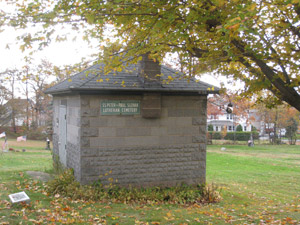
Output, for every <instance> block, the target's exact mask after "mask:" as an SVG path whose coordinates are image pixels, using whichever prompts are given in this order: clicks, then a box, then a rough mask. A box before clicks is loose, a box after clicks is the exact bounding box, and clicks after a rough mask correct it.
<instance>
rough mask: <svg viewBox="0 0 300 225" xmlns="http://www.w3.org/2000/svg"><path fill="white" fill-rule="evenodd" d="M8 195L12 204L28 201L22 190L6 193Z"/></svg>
mask: <svg viewBox="0 0 300 225" xmlns="http://www.w3.org/2000/svg"><path fill="white" fill-rule="evenodd" d="M8 197H9V199H10V201H11V203H12V204H15V203H21V202H25V203H29V202H30V198H29V197H28V195H27V194H26V193H25V192H24V191H22V192H18V193H14V194H10V195H8Z"/></svg>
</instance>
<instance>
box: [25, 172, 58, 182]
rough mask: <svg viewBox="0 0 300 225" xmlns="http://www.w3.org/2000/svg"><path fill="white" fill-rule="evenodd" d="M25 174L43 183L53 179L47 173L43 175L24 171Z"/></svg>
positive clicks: (42, 173)
mask: <svg viewBox="0 0 300 225" xmlns="http://www.w3.org/2000/svg"><path fill="white" fill-rule="evenodd" d="M26 173H27V174H28V175H29V176H31V177H32V178H33V179H35V180H40V181H43V182H48V181H49V180H51V179H53V176H52V175H50V174H49V173H44V172H40V171H26Z"/></svg>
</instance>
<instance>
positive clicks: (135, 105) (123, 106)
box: [100, 100, 140, 115]
mask: <svg viewBox="0 0 300 225" xmlns="http://www.w3.org/2000/svg"><path fill="white" fill-rule="evenodd" d="M100 112H101V115H136V114H140V101H138V100H105V101H101V103H100Z"/></svg>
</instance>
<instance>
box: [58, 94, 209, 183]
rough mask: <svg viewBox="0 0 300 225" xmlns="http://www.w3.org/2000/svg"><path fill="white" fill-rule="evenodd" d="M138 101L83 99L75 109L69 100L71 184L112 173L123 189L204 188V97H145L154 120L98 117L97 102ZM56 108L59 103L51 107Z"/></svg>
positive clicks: (140, 115)
mask: <svg viewBox="0 0 300 225" xmlns="http://www.w3.org/2000/svg"><path fill="white" fill-rule="evenodd" d="M142 98H143V96H141V95H132V96H131V95H128V96H117V95H116V96H107V95H106V96H104V95H95V96H92V95H84V96H81V97H80V101H79V103H78V104H79V107H78V104H77V105H76V102H75V99H76V98H74V99H72V101H73V103H72V105H73V106H72V108H70V109H69V108H68V110H70V111H68V129H69V131H70V133H69V135H68V138H70V139H72V140H73V141H68V145H67V151H68V161H67V164H68V166H69V167H71V168H73V169H74V172H75V176H76V179H78V180H79V181H80V182H81V183H83V184H86V183H90V182H92V181H96V180H98V179H100V177H99V176H100V175H104V174H105V173H107V172H109V171H112V173H111V174H110V176H111V178H113V179H114V180H118V184H119V185H123V186H126V185H129V184H131V185H137V186H141V185H142V186H153V185H161V186H168V185H176V184H180V183H181V182H185V183H188V184H197V183H201V182H202V183H203V182H205V169H206V164H205V161H206V144H205V143H206V142H205V141H206V135H205V134H206V118H203V115H206V106H205V107H203V106H204V102H205V103H206V101H204V100H203V99H205V97H203V98H202V97H201V96H200V97H199V96H164V95H162V96H161V100H157V99H156V100H155V98H154V102H151V98H152V97H151V96H147V97H146V98H145V97H144V98H145V100H146V102H144V103H147V104H148V106H151V107H156V106H158V105H160V106H161V113H160V116H159V117H158V118H144V117H143V115H142V113H141V114H137V115H101V114H100V102H101V101H102V100H140V101H141V102H142ZM77 99H78V98H77ZM159 101H161V102H159ZM55 104H56V105H59V104H60V103H59V101H55ZM67 105H68V102H67ZM75 105H76V107H75ZM54 114H55V117H56V118H57V117H58V114H59V112H57V111H56V109H55V110H54ZM54 121H56V119H54ZM54 129H57V128H55V127H54ZM76 137H77V138H76ZM57 139H58V136H53V144H54V146H57ZM54 142H56V143H54ZM56 149H57V147H56ZM56 152H57V150H54V154H58V152H57V153H56ZM102 182H103V183H105V182H107V181H105V180H102Z"/></svg>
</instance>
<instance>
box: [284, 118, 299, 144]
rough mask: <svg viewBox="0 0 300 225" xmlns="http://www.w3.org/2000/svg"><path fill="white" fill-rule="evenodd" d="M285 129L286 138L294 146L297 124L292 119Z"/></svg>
mask: <svg viewBox="0 0 300 225" xmlns="http://www.w3.org/2000/svg"><path fill="white" fill-rule="evenodd" d="M285 129H286V134H285V135H286V136H287V137H288V139H289V142H290V144H293V145H294V144H296V140H297V130H298V122H297V121H296V120H295V119H294V118H290V119H289V120H288V121H287V126H286V127H285Z"/></svg>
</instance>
